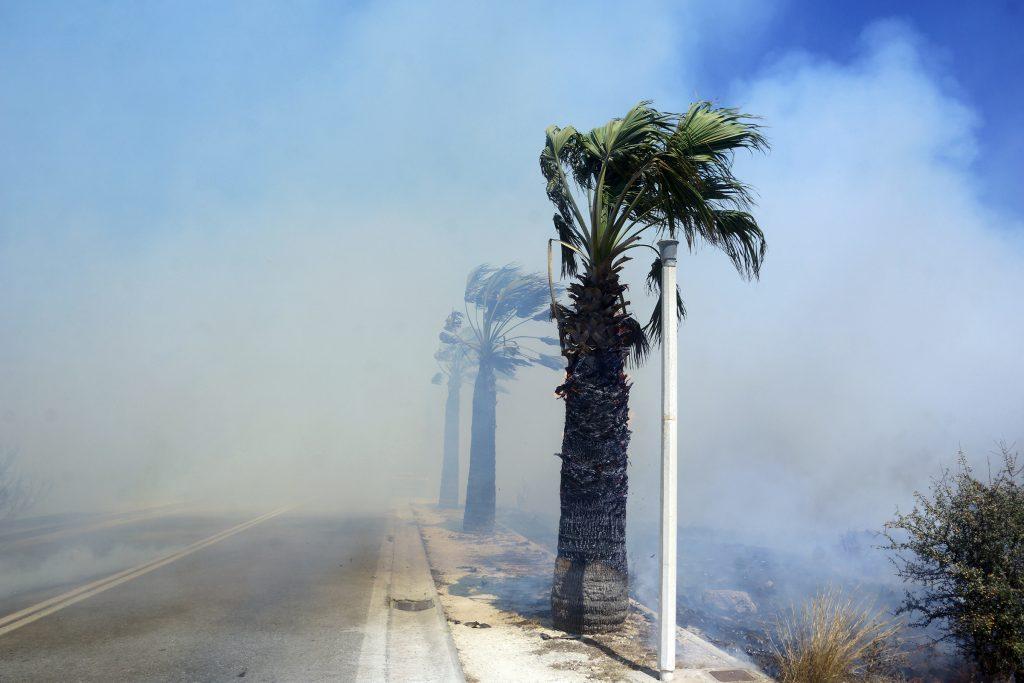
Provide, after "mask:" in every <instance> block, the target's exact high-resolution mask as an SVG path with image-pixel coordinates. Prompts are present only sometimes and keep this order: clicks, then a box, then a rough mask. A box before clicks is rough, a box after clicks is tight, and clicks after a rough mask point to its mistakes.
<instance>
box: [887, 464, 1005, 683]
mask: <svg viewBox="0 0 1024 683" xmlns="http://www.w3.org/2000/svg"><path fill="white" fill-rule="evenodd" d="M999 458H1000V461H1001V462H1000V463H999V465H998V467H997V469H996V470H995V472H992V471H991V467H990V468H989V472H988V473H987V474H986V476H985V477H984V478H981V477H978V476H977V475H976V474H975V472H974V470H973V469H972V468H971V466H970V465H969V464H968V461H967V457H966V455H965V454H964V453H963V452H960V453H959V455H958V459H957V466H956V468H955V469H947V470H945V471H944V472H943V473H942V475H941V476H940V477H938V478H937V479H935V480H934V481H933V482H932V484H931V489H930V491H929V493H927V494H924V493H920V492H918V493H915V494H914V497H915V500H916V503H915V505H914V508H913V510H912V511H911V512H909V513H907V514H897V515H896V517H895V518H894V519H893V520H892V521H890V522H889V523H888V524H887V525H886V532H885V536H886V538H887V540H888V545H887V546H886V548H887V549H888V550H890V551H891V552H892V553H893V561H894V563H895V565H896V571H897V573H898V575H899V576H900V577H901V578H903V579H904V580H905V581H907V582H909V583H910V584H911V588H910V589H908V590H907V593H906V598H905V600H904V601H903V604H902V606H901V607H900V612H902V613H906V614H909V615H911V616H913V617H914V620H913V621H912V622H911V624H912V625H913V626H918V627H922V628H924V627H934V628H936V629H937V630H938V632H939V633H940V635H939V637H938V640H939V641H944V642H950V643H952V644H954V645H955V646H956V647H957V649H958V650H959V651H960V652H961V653H962V654H963V655H964V656H965V657H966V658H967V659H969V660H970V661H971V662H973V663H974V665H975V667H976V668H977V671H978V674H979V675H980V676H981V679H982V680H984V681H996V682H1000V683H1004V682H1007V681H1016V682H1017V683H1021V682H1022V681H1024V487H1022V484H1024V476H1022V468H1021V466H1020V465H1019V462H1018V458H1017V455H1016V454H1015V453H1013V452H1011V451H1010V449H1009V448H1008V447H1006V446H1002V447H1001V448H1000V453H999Z"/></svg>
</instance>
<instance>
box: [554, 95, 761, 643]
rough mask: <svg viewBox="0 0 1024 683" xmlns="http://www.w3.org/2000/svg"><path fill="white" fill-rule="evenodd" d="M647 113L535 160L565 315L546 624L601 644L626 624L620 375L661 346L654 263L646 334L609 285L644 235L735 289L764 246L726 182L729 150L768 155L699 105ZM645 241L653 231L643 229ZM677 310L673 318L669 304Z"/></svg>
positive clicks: (741, 188)
mask: <svg viewBox="0 0 1024 683" xmlns="http://www.w3.org/2000/svg"><path fill="white" fill-rule="evenodd" d="M649 104H650V103H648V102H641V103H640V104H638V105H636V106H635V107H633V108H632V109H631V110H630V111H629V112H628V113H627V114H626V115H625V116H624V117H622V118H620V119H612V120H611V121H609V122H608V123H607V124H605V125H603V126H600V127H598V128H595V129H593V130H592V131H590V132H589V133H580V132H579V131H577V130H576V129H575V128H573V127H571V126H569V127H566V128H558V127H557V126H552V127H550V128H548V130H547V139H546V144H545V147H544V150H543V151H542V152H541V155H540V165H541V170H542V172H543V174H544V178H545V179H546V180H547V194H548V198H549V199H550V200H551V201H552V202H553V203H554V205H555V207H556V208H557V211H558V212H557V213H556V214H555V216H554V223H555V229H556V230H557V233H558V239H556V240H550V241H549V242H548V276H549V278H550V277H551V244H552V242H557V243H559V244H560V245H561V256H562V258H561V261H562V275H563V276H570V277H572V278H573V282H572V283H571V284H570V285H569V287H568V293H569V300H570V301H569V304H568V305H561V304H558V303H557V302H556V299H555V295H554V292H553V291H552V294H551V310H552V314H553V315H554V317H555V318H556V319H557V322H558V330H559V339H560V341H561V348H562V353H563V355H565V357H566V358H567V359H568V367H567V372H566V380H565V383H564V384H562V385H561V386H560V387H558V390H557V393H558V394H559V395H560V396H561V397H562V398H564V399H565V427H564V432H563V438H562V453H561V454H560V457H561V459H562V469H561V487H560V490H561V516H560V521H559V529H558V558H557V560H556V565H555V578H554V585H553V587H552V591H551V605H552V616H553V619H554V623H555V625H556V626H557V627H559V628H562V629H564V630H568V631H576V632H579V631H587V632H592V631H602V630H610V629H613V628H615V627H617V626H618V625H619V624H621V623H622V622H623V620H624V619H625V617H626V609H627V606H628V596H627V579H626V490H627V480H626V464H627V448H628V445H629V435H630V432H629V426H628V410H629V386H630V385H629V382H628V381H627V378H626V375H625V372H624V370H625V363H626V361H627V358H629V357H630V356H631V357H632V360H633V361H634V362H635V363H640V362H642V361H643V359H644V358H645V356H646V354H647V351H648V348H649V342H648V340H649V339H654V340H655V341H657V340H659V339H660V334H661V320H660V316H659V307H660V296H661V292H660V274H661V261H660V259H659V258H657V257H656V258H655V259H654V261H653V263H652V264H651V270H650V274H649V275H648V286H649V287H650V288H652V289H657V290H658V291H659V305H658V306H656V307H655V309H654V314H653V315H652V316H651V318H650V321H649V322H648V323H647V325H646V326H644V327H641V325H640V323H639V322H638V321H637V320H636V319H635V318H634V317H633V316H632V314H631V313H630V312H629V311H628V309H627V305H628V304H629V302H628V301H627V300H626V297H625V293H626V285H625V284H623V283H622V282H620V279H619V278H620V273H621V271H622V267H623V265H624V264H625V263H626V262H627V261H628V260H630V256H628V255H627V252H630V251H632V250H634V249H638V248H649V249H652V250H654V251H655V253H656V254H657V250H656V249H654V247H653V246H652V245H651V244H650V243H648V242H646V241H641V240H642V238H643V237H644V234H645V233H647V232H652V233H653V234H654V235H659V236H660V235H667V236H669V237H675V236H676V235H677V234H681V236H682V238H683V239H684V240H685V242H686V245H687V246H688V247H689V248H690V249H691V250H692V248H693V246H694V244H695V243H696V242H698V241H703V242H704V243H707V244H710V245H711V246H713V247H716V248H718V249H721V250H722V251H724V252H725V254H726V255H727V256H728V257H729V258H730V259H731V260H732V262H733V264H734V265H735V266H736V268H737V270H739V272H740V274H741V275H743V276H745V277H748V278H749V277H756V276H757V275H758V273H759V270H760V267H761V261H762V259H763V257H764V253H765V242H764V236H763V234H762V232H761V229H760V228H759V227H758V225H757V222H756V221H755V220H754V217H753V216H752V215H751V214H750V213H749V210H748V209H749V207H750V206H751V204H752V201H751V195H750V191H749V189H748V188H747V187H746V186H745V185H744V184H743V183H741V182H740V181H739V180H737V179H736V177H735V176H734V175H733V173H732V154H733V152H734V151H735V150H737V149H750V150H762V151H763V150H766V149H767V144H766V142H765V140H764V138H763V137H762V136H761V133H760V131H759V129H758V126H757V125H755V124H754V123H753V122H752V121H751V118H750V117H748V116H746V115H744V114H741V113H739V112H738V111H736V110H733V109H721V108H716V107H714V106H712V105H711V104H709V103H707V102H701V103H698V104H694V105H692V106H691V107H690V108H689V110H688V111H687V112H686V113H685V114H670V113H664V112H660V111H657V110H656V109H653V108H652V107H650V106H649ZM652 229H653V230H652ZM670 295H673V296H675V297H676V302H677V309H678V311H679V314H680V315H681V314H682V300H681V299H680V298H679V294H678V292H675V293H671V294H670Z"/></svg>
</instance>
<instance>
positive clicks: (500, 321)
mask: <svg viewBox="0 0 1024 683" xmlns="http://www.w3.org/2000/svg"><path fill="white" fill-rule="evenodd" d="M464 301H465V317H464V318H463V319H464V320H465V322H466V323H467V324H466V325H465V326H463V325H462V324H461V321H460V323H459V324H458V325H455V326H454V327H453V329H451V330H448V329H445V330H442V331H441V335H440V338H441V342H442V344H447V345H448V347H449V349H450V351H449V352H450V353H457V352H459V351H461V352H463V353H464V354H465V355H466V357H467V359H468V362H470V363H472V364H473V365H474V366H475V367H476V378H475V379H474V381H473V412H472V424H471V425H470V446H469V478H468V482H467V484H466V508H465V511H464V512H463V519H462V525H463V529H465V530H466V531H471V532H474V533H490V532H491V531H493V530H494V506H495V472H496V461H495V456H496V454H495V432H496V430H497V405H498V386H497V380H498V377H502V378H505V379H512V378H514V377H515V376H516V372H517V371H518V370H519V368H522V367H527V366H530V365H543V366H545V367H548V368H551V369H553V370H561V369H562V367H563V362H562V360H561V358H559V357H558V356H554V355H550V354H547V353H544V352H543V351H541V350H540V349H541V348H544V347H545V346H557V345H558V340H557V339H554V338H552V337H543V336H537V335H530V334H527V333H525V332H524V331H523V330H522V329H520V328H522V326H523V325H526V324H528V323H530V322H531V321H541V320H547V319H548V313H547V307H548V283H547V281H546V279H545V278H544V276H543V275H540V274H538V273H526V272H523V270H522V269H521V268H519V267H518V266H515V265H506V266H501V267H500V268H496V267H493V266H488V265H481V266H478V267H477V268H474V269H473V270H472V271H471V272H470V274H469V277H468V278H467V279H466V291H465V296H464Z"/></svg>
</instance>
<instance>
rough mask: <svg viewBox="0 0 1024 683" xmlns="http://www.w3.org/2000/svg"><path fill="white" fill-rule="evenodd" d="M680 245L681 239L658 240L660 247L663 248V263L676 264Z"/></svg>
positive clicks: (667, 264)
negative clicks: (677, 249) (677, 250)
mask: <svg viewBox="0 0 1024 683" xmlns="http://www.w3.org/2000/svg"><path fill="white" fill-rule="evenodd" d="M678 246H679V240H661V241H660V242H658V248H659V249H660V250H661V263H662V265H666V266H674V265H675V264H676V248H677V247H678Z"/></svg>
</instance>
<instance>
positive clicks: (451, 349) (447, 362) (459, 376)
mask: <svg viewBox="0 0 1024 683" xmlns="http://www.w3.org/2000/svg"><path fill="white" fill-rule="evenodd" d="M461 328H462V314H461V313H459V312H458V311H452V312H451V313H450V314H449V315H448V317H447V318H446V319H445V321H444V327H443V328H442V329H441V334H440V337H441V345H440V348H438V350H437V352H436V353H435V354H434V360H435V361H436V362H437V366H438V368H439V371H438V372H437V374H435V375H434V377H433V378H432V379H431V382H432V383H433V384H441V383H444V385H445V401H444V447H443V449H442V456H441V487H440V491H439V492H438V496H437V504H438V507H443V508H455V507H458V506H459V408H460V404H461V400H460V399H461V394H462V383H463V382H464V381H465V380H466V378H467V376H468V374H469V371H470V370H472V367H471V366H472V363H471V357H470V355H469V349H468V348H467V347H466V345H465V344H462V343H460V337H459V330H460V329H461Z"/></svg>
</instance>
